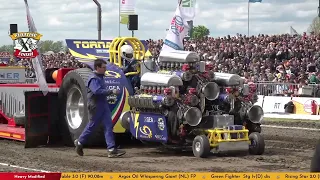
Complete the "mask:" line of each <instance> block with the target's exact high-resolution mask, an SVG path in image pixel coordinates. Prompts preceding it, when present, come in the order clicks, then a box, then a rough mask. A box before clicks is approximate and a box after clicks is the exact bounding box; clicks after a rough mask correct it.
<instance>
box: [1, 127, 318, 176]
mask: <svg viewBox="0 0 320 180" xmlns="http://www.w3.org/2000/svg"><path fill="white" fill-rule="evenodd" d="M273 125H275V124H273ZM262 133H263V135H264V137H265V141H266V150H265V153H264V155H261V156H252V155H212V156H210V157H209V158H207V159H198V158H195V157H193V154H192V152H183V153H173V152H168V151H161V150H159V149H157V148H150V147H149V148H148V147H144V146H140V147H126V148H124V149H125V150H126V151H127V154H126V155H125V156H124V157H122V158H116V159H110V158H108V157H107V154H106V150H105V149H85V156H83V157H79V156H77V155H76V153H75V152H74V148H71V147H59V148H56V147H40V148H36V149H24V144H23V143H20V142H14V141H9V140H0V151H1V153H0V171H19V172H25V171H32V170H26V169H19V168H14V167H7V166H5V165H4V164H1V163H6V164H10V165H16V166H22V167H26V168H32V169H38V170H45V171H58V172H75V171H82V172H88V171H90V172H101V171H103V172H117V171H123V172H126V171H127V172H128V171H138V172H150V171H171V172H172V171H180V172H183V171H201V172H204V171H212V172H226V171H228V172H230V171H232V172H245V171H254V172H259V171H260V172H261V171H264V172H266V171H303V172H308V171H309V167H310V160H311V157H312V155H313V150H314V147H315V143H316V141H317V140H318V138H319V134H320V131H308V130H291V129H275V128H267V127H263V132H262Z"/></svg>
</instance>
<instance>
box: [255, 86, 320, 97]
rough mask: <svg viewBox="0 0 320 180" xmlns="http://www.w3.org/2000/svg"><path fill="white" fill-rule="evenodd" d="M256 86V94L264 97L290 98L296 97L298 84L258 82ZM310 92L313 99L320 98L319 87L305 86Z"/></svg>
mask: <svg viewBox="0 0 320 180" xmlns="http://www.w3.org/2000/svg"><path fill="white" fill-rule="evenodd" d="M256 85H257V93H258V94H259V95H264V96H291V95H298V91H299V88H301V87H302V85H300V84H294V83H275V82H259V83H256ZM305 87H309V88H310V89H311V90H312V96H313V97H320V85H318V84H309V85H305Z"/></svg>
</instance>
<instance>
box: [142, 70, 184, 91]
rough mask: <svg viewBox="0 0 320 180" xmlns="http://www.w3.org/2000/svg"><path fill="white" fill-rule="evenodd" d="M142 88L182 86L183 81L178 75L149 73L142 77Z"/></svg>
mask: <svg viewBox="0 0 320 180" xmlns="http://www.w3.org/2000/svg"><path fill="white" fill-rule="evenodd" d="M141 85H142V86H167V87H169V86H182V85H183V82H182V79H181V78H180V77H179V76H177V75H171V74H159V73H151V72H147V73H145V74H143V76H142V77H141Z"/></svg>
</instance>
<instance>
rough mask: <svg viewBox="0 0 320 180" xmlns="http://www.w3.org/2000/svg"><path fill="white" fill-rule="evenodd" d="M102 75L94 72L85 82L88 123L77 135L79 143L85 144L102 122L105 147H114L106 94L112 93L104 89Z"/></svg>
mask: <svg viewBox="0 0 320 180" xmlns="http://www.w3.org/2000/svg"><path fill="white" fill-rule="evenodd" d="M104 78H105V77H104V75H100V74H96V73H94V74H93V75H92V76H91V77H90V78H89V79H88V82H87V88H88V110H89V123H88V124H87V126H86V127H85V129H84V131H83V132H82V134H81V135H80V137H79V142H80V143H81V144H86V142H87V141H88V138H89V136H90V135H91V134H92V133H93V131H94V130H96V129H97V127H98V126H99V125H100V124H101V123H102V124H103V128H104V137H105V140H106V144H107V148H108V149H112V148H114V147H115V140H114V135H113V124H112V120H111V111H110V109H109V103H108V101H107V96H108V95H111V94H112V91H111V90H107V89H106V84H105V79H104Z"/></svg>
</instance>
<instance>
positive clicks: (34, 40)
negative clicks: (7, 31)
mask: <svg viewBox="0 0 320 180" xmlns="http://www.w3.org/2000/svg"><path fill="white" fill-rule="evenodd" d="M41 36H42V35H41V34H39V33H32V32H18V33H14V34H12V35H10V37H11V39H12V40H14V44H15V46H14V56H16V57H17V58H35V57H37V56H38V55H39V52H38V51H37V48H38V42H39V40H40V38H41Z"/></svg>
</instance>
